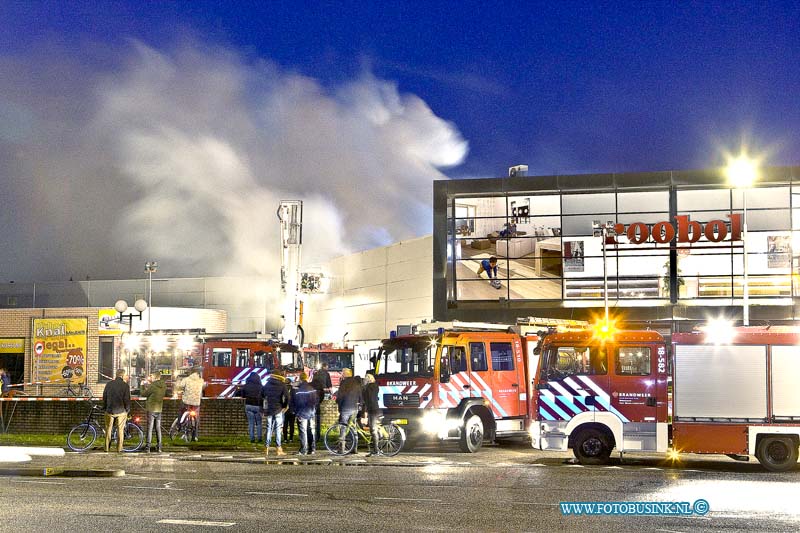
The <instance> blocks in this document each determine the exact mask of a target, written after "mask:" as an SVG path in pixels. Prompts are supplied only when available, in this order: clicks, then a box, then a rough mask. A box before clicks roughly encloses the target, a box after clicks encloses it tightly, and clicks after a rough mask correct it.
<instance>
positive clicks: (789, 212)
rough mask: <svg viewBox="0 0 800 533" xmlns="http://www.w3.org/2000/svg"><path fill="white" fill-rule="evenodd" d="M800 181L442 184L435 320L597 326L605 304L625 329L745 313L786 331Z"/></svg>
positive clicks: (780, 175)
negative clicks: (559, 321)
mask: <svg viewBox="0 0 800 533" xmlns="http://www.w3.org/2000/svg"><path fill="white" fill-rule="evenodd" d="M798 178H800V168H799V167H770V168H762V169H760V171H759V176H758V180H757V182H756V183H755V184H754V185H753V186H752V187H751V188H748V189H736V188H732V186H731V185H730V184H728V183H727V181H726V177H725V171H724V169H711V170H703V171H686V172H648V173H630V174H594V175H572V176H536V177H527V176H524V177H520V176H517V177H509V178H499V179H478V180H450V181H437V182H435V183H434V257H433V259H434V276H433V282H434V286H433V290H434V297H433V302H434V317H435V318H436V319H438V320H454V319H459V320H484V321H485V320H489V321H493V322H512V323H513V322H514V321H515V320H516V319H517V318H518V317H525V316H537V317H543V316H547V317H553V318H575V319H591V318H592V317H595V316H597V315H598V314H601V313H602V311H603V307H604V300H605V298H606V296H607V298H608V304H609V307H610V308H611V309H612V313H614V314H615V315H617V316H618V317H619V318H621V319H623V320H626V321H630V322H649V321H664V323H670V324H672V325H674V324H675V323H677V322H678V321H681V320H683V319H690V320H705V319H707V318H709V317H717V316H725V317H727V318H730V319H733V320H737V319H738V320H741V319H742V316H743V306H744V305H745V303H747V307H748V310H749V315H750V323H751V324H756V323H763V322H764V321H778V320H787V319H794V318H795V317H796V314H797V310H796V303H797V297H798V296H800V285H799V284H798V277H797V273H798V253H800V246H798V244H797V243H800V240H798V236H799V235H800V182H798ZM745 226H746V227H745ZM604 227H606V228H608V230H607V232H606V233H605V237H604V230H603V228H604ZM604 241H605V247H604V246H603V243H604ZM793 243H794V246H793ZM604 248H605V250H604ZM745 248H746V250H747V254H746V255H747V261H746V262H745V253H744V252H745ZM604 252H605V258H604ZM490 257H496V258H497V260H498V264H497V277H498V279H499V280H500V284H499V288H495V287H493V286H492V285H490V284H489V282H488V280H487V274H486V273H485V272H483V270H484V269H483V268H482V263H483V262H484V261H485V260H488V259H489V258H490ZM483 264H484V266H485V265H486V263H483ZM745 273H746V277H747V288H748V291H747V292H748V294H747V297H746V298H745V291H744V286H745ZM606 287H607V290H606Z"/></svg>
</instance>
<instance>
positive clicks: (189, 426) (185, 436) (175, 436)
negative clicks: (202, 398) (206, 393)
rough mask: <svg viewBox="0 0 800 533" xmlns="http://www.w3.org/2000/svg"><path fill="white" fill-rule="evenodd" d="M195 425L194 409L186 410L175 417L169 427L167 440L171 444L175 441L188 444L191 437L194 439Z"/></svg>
mask: <svg viewBox="0 0 800 533" xmlns="http://www.w3.org/2000/svg"><path fill="white" fill-rule="evenodd" d="M196 424H197V412H196V411H195V410H194V409H186V410H185V411H184V412H183V413H181V414H179V415H178V416H177V417H175V420H174V421H173V422H172V425H171V426H170V427H169V439H170V440H171V441H172V442H175V441H176V440H182V441H184V442H190V441H191V440H192V437H194V434H195V425H196Z"/></svg>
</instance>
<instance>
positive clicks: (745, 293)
mask: <svg viewBox="0 0 800 533" xmlns="http://www.w3.org/2000/svg"><path fill="white" fill-rule="evenodd" d="M742 252H743V253H744V262H743V263H742V269H743V271H744V272H743V273H744V279H743V281H744V287H742V323H743V324H744V325H745V326H749V325H750V284H749V283H748V279H747V189H742Z"/></svg>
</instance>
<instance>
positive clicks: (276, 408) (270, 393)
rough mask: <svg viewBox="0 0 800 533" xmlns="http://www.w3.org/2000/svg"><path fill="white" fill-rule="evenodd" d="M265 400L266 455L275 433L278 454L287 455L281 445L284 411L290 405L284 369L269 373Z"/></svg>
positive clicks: (265, 386)
mask: <svg viewBox="0 0 800 533" xmlns="http://www.w3.org/2000/svg"><path fill="white" fill-rule="evenodd" d="M264 402H265V403H266V408H265V409H264V415H265V416H266V417H267V438H266V439H265V440H264V445H265V450H264V455H267V456H268V455H269V447H270V444H272V435H273V433H274V434H275V445H276V447H277V452H276V453H277V454H278V455H286V452H284V451H283V447H282V446H281V432H282V431H283V413H285V412H286V409H287V407H288V405H289V387H288V386H287V385H286V378H285V377H284V376H283V370H280V369H279V370H275V371H273V372H272V374H270V375H269V379H268V380H267V382H266V383H265V384H264Z"/></svg>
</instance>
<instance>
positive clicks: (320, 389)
mask: <svg viewBox="0 0 800 533" xmlns="http://www.w3.org/2000/svg"><path fill="white" fill-rule="evenodd" d="M311 386H312V387H314V390H316V391H317V412H316V419H317V430H316V433H314V434H315V435H316V436H317V441H320V440H321V439H322V435H320V424H321V422H322V400H324V399H325V393H326V392H330V391H331V387H333V384H332V383H331V375H330V374H329V373H328V363H322V365H321V366H320V368H319V370H317V371H316V372H314V379H312V380H311Z"/></svg>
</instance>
